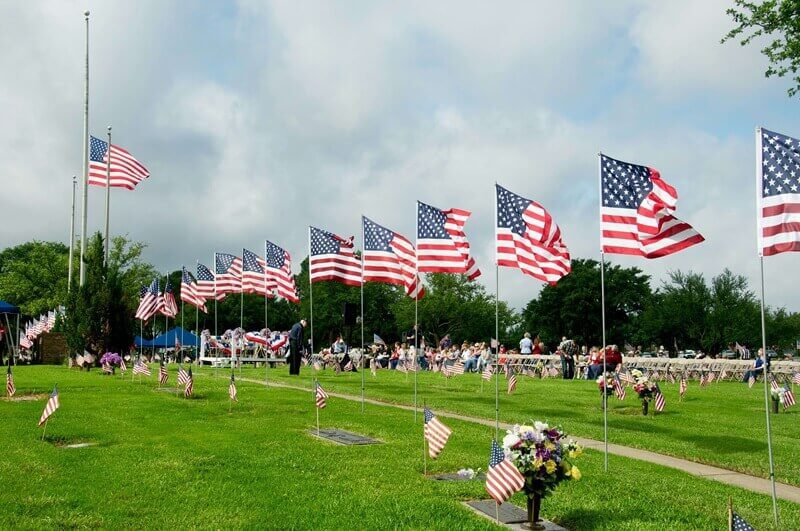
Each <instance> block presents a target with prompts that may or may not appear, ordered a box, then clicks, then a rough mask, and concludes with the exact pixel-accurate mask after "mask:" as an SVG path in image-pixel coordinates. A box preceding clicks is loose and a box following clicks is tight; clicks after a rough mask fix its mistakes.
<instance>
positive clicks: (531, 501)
mask: <svg viewBox="0 0 800 531" xmlns="http://www.w3.org/2000/svg"><path fill="white" fill-rule="evenodd" d="M527 500H528V521H527V522H526V523H525V524H523V525H522V527H523V528H525V529H544V526H543V525H542V524H541V521H542V520H541V519H540V518H539V509H540V508H541V506H542V496H541V495H540V494H538V493H535V492H534V493H533V496H528V497H527Z"/></svg>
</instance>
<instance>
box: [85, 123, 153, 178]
mask: <svg viewBox="0 0 800 531" xmlns="http://www.w3.org/2000/svg"><path fill="white" fill-rule="evenodd" d="M107 157H108V142H104V141H103V140H100V139H99V138H97V137H94V136H92V137H91V140H90V141H89V184H92V185H95V186H103V187H105V185H106V166H107V162H108V158H107ZM149 176H150V172H149V171H147V168H145V167H144V166H143V165H142V164H141V163H140V162H139V161H138V160H136V159H135V158H134V157H133V155H131V154H130V153H129V152H128V151H127V150H125V149H123V148H121V147H119V146H115V145H114V144H111V172H110V174H109V184H110V185H111V187H117V188H127V189H128V190H133V189H134V187H135V186H136V185H137V184H139V183H140V182H142V181H144V180H145V179H147V178H148V177H149Z"/></svg>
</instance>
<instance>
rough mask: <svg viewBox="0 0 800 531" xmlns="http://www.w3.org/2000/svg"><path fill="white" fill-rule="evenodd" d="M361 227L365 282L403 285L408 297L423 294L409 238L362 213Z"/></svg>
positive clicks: (415, 258) (415, 257)
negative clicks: (362, 231)
mask: <svg viewBox="0 0 800 531" xmlns="http://www.w3.org/2000/svg"><path fill="white" fill-rule="evenodd" d="M361 222H362V224H363V230H364V282H383V283H385V284H395V285H397V286H403V287H405V289H406V295H408V296H409V297H411V298H412V299H413V298H417V299H421V298H422V297H423V296H424V295H425V288H424V287H423V286H422V282H421V281H420V278H419V276H418V275H417V254H416V250H415V249H414V244H412V243H411V242H410V241H409V240H408V238H406V237H405V236H403V235H401V234H399V233H397V232H395V231H393V230H390V229H387V228H386V227H383V226H381V225H378V224H377V223H375V222H374V221H372V220H371V219H369V218H367V217H366V216H362V217H361Z"/></svg>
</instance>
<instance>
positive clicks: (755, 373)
mask: <svg viewBox="0 0 800 531" xmlns="http://www.w3.org/2000/svg"><path fill="white" fill-rule="evenodd" d="M764 360H765V356H764V349H762V348H760V349H758V357H757V358H756V361H755V363H753V368H752V369H750V370H749V371H747V372H745V373H744V376H742V383H747V382H748V381H750V377H751V376H752V377H753V378H756V379H758V377H759V375H760V374H763V372H764Z"/></svg>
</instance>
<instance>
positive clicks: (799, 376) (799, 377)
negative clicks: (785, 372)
mask: <svg viewBox="0 0 800 531" xmlns="http://www.w3.org/2000/svg"><path fill="white" fill-rule="evenodd" d="M792 383H793V384H795V385H800V372H796V373H794V374H792Z"/></svg>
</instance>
